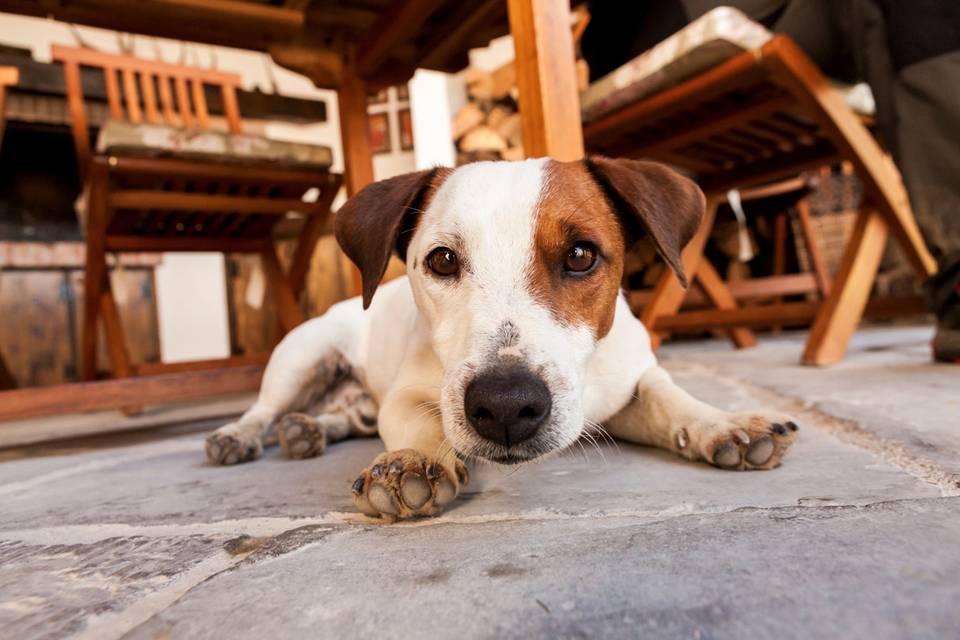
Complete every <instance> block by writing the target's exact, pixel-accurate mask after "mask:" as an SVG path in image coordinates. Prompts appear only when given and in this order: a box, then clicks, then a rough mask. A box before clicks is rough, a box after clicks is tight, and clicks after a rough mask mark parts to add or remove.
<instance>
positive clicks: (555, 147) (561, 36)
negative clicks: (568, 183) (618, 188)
mask: <svg viewBox="0 0 960 640" xmlns="http://www.w3.org/2000/svg"><path fill="white" fill-rule="evenodd" d="M507 9H508V12H509V15H510V31H511V33H512V34H513V41H514V49H515V51H516V61H517V62H516V66H517V88H518V90H519V92H520V117H521V126H522V130H523V148H524V152H525V153H526V155H527V156H528V157H534V158H535V157H542V156H550V157H552V158H555V159H557V160H579V159H580V158H582V157H583V131H582V129H581V125H580V95H579V91H578V89H577V73H576V67H575V60H574V54H573V36H572V34H571V33H570V24H571V20H570V3H569V0H508V2H507Z"/></svg>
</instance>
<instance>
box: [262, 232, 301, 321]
mask: <svg viewBox="0 0 960 640" xmlns="http://www.w3.org/2000/svg"><path fill="white" fill-rule="evenodd" d="M260 261H261V263H262V264H263V275H264V277H266V279H267V285H268V286H269V287H270V290H271V291H272V292H273V295H274V297H275V298H276V301H277V317H278V319H279V320H280V327H281V328H282V329H283V332H284V333H287V332H289V331H293V329H294V328H296V327H297V326H298V325H300V324H302V323H303V320H304V317H303V311H302V310H301V309H300V305H299V304H298V303H297V298H296V296H295V295H294V293H293V289H292V288H291V286H290V281H289V280H288V279H287V278H286V276H285V275H284V273H283V268H282V267H281V266H280V259H279V258H277V251H276V249H274V247H273V244H272V243H270V244H268V245H267V246H266V247H265V248H264V249H263V250H262V251H261V252H260Z"/></svg>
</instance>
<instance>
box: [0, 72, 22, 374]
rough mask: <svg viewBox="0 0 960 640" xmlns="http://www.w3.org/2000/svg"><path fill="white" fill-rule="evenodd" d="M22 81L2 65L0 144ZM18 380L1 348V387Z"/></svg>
mask: <svg viewBox="0 0 960 640" xmlns="http://www.w3.org/2000/svg"><path fill="white" fill-rule="evenodd" d="M19 81H20V70H19V69H17V68H16V67H0V144H2V143H3V130H4V128H5V127H6V124H7V119H6V111H4V106H5V104H6V97H7V87H11V86H13V85H15V84H17V82H19ZM16 388H17V381H16V379H15V378H14V377H13V373H11V372H10V368H9V367H8V366H7V361H6V360H4V359H3V351H2V350H0V389H16Z"/></svg>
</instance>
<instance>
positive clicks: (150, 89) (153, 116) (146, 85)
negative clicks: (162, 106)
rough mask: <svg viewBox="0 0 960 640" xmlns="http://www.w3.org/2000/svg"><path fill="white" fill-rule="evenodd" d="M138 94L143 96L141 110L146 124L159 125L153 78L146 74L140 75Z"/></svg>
mask: <svg viewBox="0 0 960 640" xmlns="http://www.w3.org/2000/svg"><path fill="white" fill-rule="evenodd" d="M140 94H141V95H142V96H143V110H144V112H145V113H146V116H147V122H150V123H152V124H159V123H160V111H159V109H158V108H157V92H156V91H155V90H154V85H153V76H152V75H150V73H148V72H143V73H141V74H140Z"/></svg>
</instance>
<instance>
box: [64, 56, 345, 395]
mask: <svg viewBox="0 0 960 640" xmlns="http://www.w3.org/2000/svg"><path fill="white" fill-rule="evenodd" d="M53 58H54V59H55V60H59V61H60V62H62V63H63V66H64V74H65V79H66V85H67V101H68V107H69V109H70V116H71V121H72V129H73V136H74V144H75V147H76V153H77V160H78V163H79V168H80V172H81V175H82V176H83V177H84V179H85V181H86V189H87V197H86V248H87V255H86V278H85V292H84V308H83V337H82V342H81V378H82V379H83V380H92V379H94V378H95V376H96V355H97V323H98V320H101V319H102V321H103V327H104V330H105V336H106V339H107V346H108V352H109V356H110V361H111V364H112V367H113V375H114V376H115V377H121V378H122V377H127V376H132V375H137V374H153V373H165V372H182V371H190V370H196V369H204V368H215V367H222V366H227V365H241V364H249V363H250V362H263V361H265V359H266V356H265V354H255V355H251V356H238V357H232V358H227V359H225V360H224V359H221V360H213V361H203V362H193V363H176V364H159V365H158V364H149V363H148V364H142V365H135V364H134V363H132V362H131V361H130V356H129V354H128V352H127V347H126V343H125V339H124V334H123V329H122V326H121V322H120V317H119V314H118V312H117V305H116V302H115V301H114V297H113V293H112V292H111V288H110V281H109V278H108V273H107V266H106V254H107V253H108V252H113V253H122V252H154V251H158V252H159V251H219V252H223V253H253V254H258V255H259V256H260V259H261V261H262V265H263V269H264V273H265V276H266V280H267V283H268V287H269V291H270V292H271V293H272V295H273V296H274V298H275V300H276V302H277V307H278V316H279V322H280V325H281V328H282V330H283V331H289V330H291V329H293V328H294V327H295V326H297V325H298V324H299V323H301V322H302V321H303V319H304V318H303V313H302V311H301V309H300V306H299V303H298V302H297V299H298V297H299V294H300V292H301V291H302V289H303V286H304V281H305V279H306V273H307V269H308V267H309V262H310V257H311V254H312V253H313V249H314V247H315V245H316V242H317V240H318V239H319V237H320V235H321V233H322V232H323V231H324V227H325V224H326V222H327V218H328V216H329V212H330V204H331V202H332V200H333V198H334V196H335V195H336V193H337V191H338V189H339V187H340V176H338V175H335V174H332V173H330V172H329V166H319V167H303V166H292V165H287V164H284V163H273V162H266V161H264V160H260V161H252V160H250V159H246V160H243V161H240V160H236V159H225V158H198V157H196V156H190V157H181V156H179V155H178V154H177V153H161V154H159V155H156V154H147V155H143V154H138V153H129V154H128V153H126V152H112V151H108V152H107V153H94V152H92V151H91V148H90V131H89V129H88V125H87V117H86V110H85V105H84V98H83V93H82V88H81V76H80V69H81V67H94V68H98V69H101V70H102V71H103V77H104V82H105V87H106V93H107V101H108V107H109V112H110V117H111V118H112V119H114V120H117V121H124V120H125V121H127V122H130V123H133V124H140V123H149V124H154V125H167V126H182V127H184V128H187V129H192V130H198V131H203V130H210V129H211V128H212V127H213V125H215V124H216V118H214V117H213V116H212V115H211V113H210V109H209V108H208V93H207V87H213V88H214V89H216V90H219V93H218V94H216V95H218V97H219V99H220V102H221V104H222V111H223V116H224V119H225V121H226V128H227V129H228V131H229V132H230V133H232V134H240V133H241V129H242V127H241V120H240V113H239V108H238V105H237V96H236V88H237V87H238V86H239V84H240V78H239V76H237V75H234V74H229V73H221V72H217V71H210V70H204V69H195V68H190V67H184V66H180V65H172V64H164V63H159V62H151V61H146V60H140V59H138V58H134V57H131V56H123V55H109V54H104V53H100V52H97V51H92V50H88V49H75V48H66V47H59V46H54V47H53ZM121 87H122V89H121ZM314 188H316V189H319V192H320V195H319V197H318V198H317V199H316V200H315V201H313V202H305V201H304V200H303V199H302V197H303V196H304V194H305V193H306V192H307V191H308V190H310V189H314ZM292 212H295V213H296V214H297V215H299V216H300V218H301V220H302V227H301V228H300V231H299V239H298V242H297V246H296V250H295V253H294V257H293V262H292V266H291V268H290V270H289V272H287V273H284V272H283V270H282V268H281V265H280V261H279V260H278V258H277V253H276V250H275V247H274V240H273V234H274V231H275V227H276V225H277V224H278V223H279V222H281V221H282V220H284V219H285V218H286V219H287V221H288V222H289V218H290V217H291V216H292V215H294V214H293V213H292ZM198 303H200V304H202V301H198Z"/></svg>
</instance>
